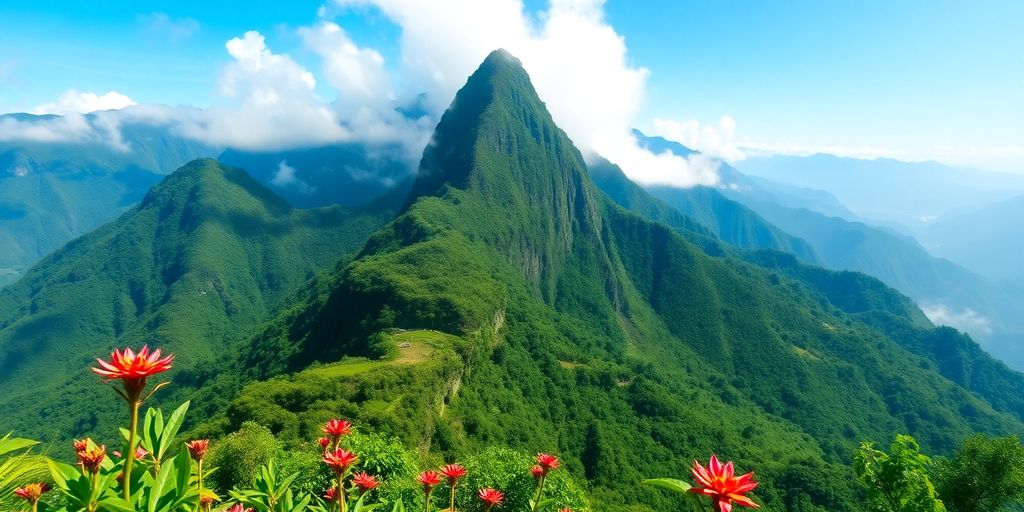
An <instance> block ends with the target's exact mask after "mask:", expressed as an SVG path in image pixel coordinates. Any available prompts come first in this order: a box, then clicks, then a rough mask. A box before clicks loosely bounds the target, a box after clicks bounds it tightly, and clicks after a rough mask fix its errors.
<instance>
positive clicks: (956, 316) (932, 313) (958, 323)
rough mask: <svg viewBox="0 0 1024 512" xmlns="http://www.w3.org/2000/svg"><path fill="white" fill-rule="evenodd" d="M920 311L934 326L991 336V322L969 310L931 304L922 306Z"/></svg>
mask: <svg viewBox="0 0 1024 512" xmlns="http://www.w3.org/2000/svg"><path fill="white" fill-rule="evenodd" d="M921 310H922V311H923V312H924V314H925V316H927V317H928V319H929V320H931V321H932V323H934V324H936V325H947V326H949V327H954V328H956V329H959V330H961V331H965V332H968V333H971V334H982V335H989V334H992V322H991V321H990V320H989V319H988V318H986V317H985V316H984V315H982V314H980V313H978V312H977V311H975V310H973V309H971V308H964V309H961V310H957V309H955V308H951V307H949V306H947V305H945V304H932V305H927V306H922V307H921Z"/></svg>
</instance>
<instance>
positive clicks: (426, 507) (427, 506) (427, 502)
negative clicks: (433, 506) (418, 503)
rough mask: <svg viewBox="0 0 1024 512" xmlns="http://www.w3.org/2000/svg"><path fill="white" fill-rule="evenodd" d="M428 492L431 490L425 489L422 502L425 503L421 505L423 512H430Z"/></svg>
mask: <svg viewBox="0 0 1024 512" xmlns="http://www.w3.org/2000/svg"><path fill="white" fill-rule="evenodd" d="M430 491H431V489H427V492H426V498H425V500H424V501H425V502H426V503H425V504H424V505H423V512H430Z"/></svg>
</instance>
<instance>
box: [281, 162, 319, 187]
mask: <svg viewBox="0 0 1024 512" xmlns="http://www.w3.org/2000/svg"><path fill="white" fill-rule="evenodd" d="M297 172H298V170H297V169H295V168H294V167H292V166H290V165H288V162H287V161H286V160H281V162H279V163H278V164H277V172H275V173H274V177H273V179H271V180H270V181H271V183H273V184H274V185H277V186H279V187H291V188H295V189H297V190H298V191H299V192H302V193H303V194H311V193H313V192H315V191H316V188H314V187H311V186H310V185H309V184H308V183H306V182H305V181H302V180H301V179H299V177H298V176H296V175H295V174H296V173H297Z"/></svg>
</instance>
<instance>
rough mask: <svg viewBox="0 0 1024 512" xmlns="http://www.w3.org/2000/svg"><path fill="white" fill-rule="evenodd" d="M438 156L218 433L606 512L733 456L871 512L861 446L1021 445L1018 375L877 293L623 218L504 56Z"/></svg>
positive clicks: (469, 99)
mask: <svg viewBox="0 0 1024 512" xmlns="http://www.w3.org/2000/svg"><path fill="white" fill-rule="evenodd" d="M433 141H434V143H433V144H431V145H430V146H429V147H428V148H427V149H426V151H425V152H424V156H423V159H422V161H421V165H420V173H419V177H418V179H417V182H416V184H415V185H414V186H413V194H412V196H411V197H410V198H409V200H408V202H407V206H406V208H405V210H404V212H402V214H401V215H399V216H398V217H397V218H395V219H394V220H393V221H391V222H390V223H389V224H388V225H387V226H385V227H384V228H383V229H382V230H380V231H379V232H377V233H376V234H374V235H373V236H372V237H370V239H369V241H368V242H367V243H366V244H365V245H364V247H363V248H362V250H361V251H360V253H359V254H358V255H357V256H356V258H355V259H354V260H353V261H351V262H350V263H348V264H347V265H343V266H339V267H337V269H336V270H335V271H334V272H332V273H329V274H323V275H321V276H319V277H318V278H317V279H316V280H315V281H314V282H313V283H311V284H310V285H309V286H308V287H307V289H306V291H305V292H303V294H302V295H301V296H302V299H301V300H300V301H299V302H297V303H295V304H293V305H291V306H289V307H287V308H285V309H284V310H283V312H282V313H281V314H280V315H279V316H278V317H277V319H275V320H274V321H272V322H270V323H269V324H268V325H267V326H266V327H265V328H264V329H262V331H261V332H259V333H258V334H257V335H256V336H254V337H253V338H252V339H251V340H250V341H249V342H248V344H247V346H246V348H245V349H244V350H242V351H241V353H242V356H241V357H240V358H239V359H238V360H237V361H236V362H235V363H234V364H235V365H237V367H238V368H240V371H241V372H243V373H244V374H245V375H250V376H256V377H258V378H260V379H264V380H263V381H261V382H249V383H247V384H246V385H245V386H244V387H243V388H242V389H241V390H240V391H239V393H238V394H237V397H236V398H235V399H234V400H233V401H232V402H231V404H230V405H229V406H228V407H227V409H226V410H225V411H224V413H223V414H221V415H218V416H217V417H215V418H213V419H211V420H210V421H209V422H207V423H206V424H205V425H203V426H200V427H199V429H198V430H197V432H202V433H204V434H217V433H224V432H227V431H230V430H232V429H234V428H237V427H238V426H239V425H240V424H241V423H242V422H243V421H246V420H249V419H255V420H258V421H260V422H261V423H264V424H266V425H268V426H269V427H270V428H271V429H272V430H273V431H275V432H276V433H277V434H278V435H279V436H281V437H282V438H283V439H284V440H285V441H286V442H290V443H299V442H301V441H300V439H302V436H303V435H304V434H309V433H311V432H315V429H316V428H317V425H318V424H319V423H320V422H321V421H322V420H323V419H325V418H327V417H330V416H331V415H336V414H339V413H340V414H343V415H345V416H346V417H349V418H352V419H354V420H355V421H357V422H359V423H360V424H366V425H369V426H371V427H373V428H376V429H381V430H384V431H388V432H391V433H393V434H396V435H398V436H400V437H401V438H403V440H405V441H406V442H407V443H408V444H410V445H412V446H418V447H420V450H421V452H422V453H424V454H434V455H435V456H439V455H440V456H445V457H446V458H451V457H458V456H459V455H460V454H466V453H470V452H472V451H474V450H478V449H479V448H481V447H482V446H484V445H487V444H503V445H509V446H512V447H514V448H520V449H527V450H552V451H556V452H558V453H560V454H561V455H562V456H563V458H564V461H565V465H566V467H567V469H568V470H569V471H570V472H571V473H572V474H573V475H575V476H577V477H578V478H581V479H586V480H587V481H588V482H589V484H590V488H591V492H592V497H593V501H594V505H595V508H596V509H597V510H613V509H614V510H621V509H623V508H627V507H631V509H632V510H652V509H653V510H668V509H670V508H673V509H674V508H676V507H678V505H679V504H678V503H676V502H675V501H674V500H673V498H670V497H668V496H662V495H656V494H651V493H648V492H646V491H645V490H640V489H638V488H637V486H636V482H638V481H639V480H641V479H643V478H645V477H652V476H662V475H680V476H681V475H684V474H685V473H686V470H687V469H686V468H687V466H688V464H689V461H691V460H692V459H694V458H704V457H706V456H707V455H708V454H709V453H712V452H714V453H717V454H718V455H720V456H724V457H726V458H730V459H735V460H736V461H737V463H738V464H739V467H741V468H749V469H757V471H758V473H759V476H760V478H761V479H762V481H763V485H762V486H761V487H760V488H759V490H758V493H757V498H758V500H759V501H761V502H762V503H764V508H765V509H766V510H804V511H810V510H829V511H837V510H859V498H858V496H859V494H858V493H859V491H858V489H857V488H856V486H855V485H854V484H853V483H852V479H851V478H850V475H849V470H848V464H849V459H850V455H851V454H852V451H853V449H854V448H855V447H856V446H857V444H858V443H859V442H860V441H862V440H864V439H872V440H876V441H884V440H888V439H890V438H891V436H892V434H893V433H895V432H910V433H912V434H914V435H915V436H917V437H918V438H919V439H920V440H921V441H922V442H923V444H924V445H925V446H926V447H927V448H928V449H930V450H934V451H944V450H949V449H951V448H952V447H953V446H954V445H955V444H956V443H957V442H958V441H959V439H960V438H962V437H963V436H965V435H966V434H968V433H969V432H971V431H987V432H999V433H1002V432H1014V433H1020V432H1024V423H1022V421H1021V420H1022V418H1024V407H1022V406H1021V403H1020V402H1019V401H1018V400H1017V399H1014V398H1012V397H1008V396H1007V395H1009V394H1015V391H1014V390H1015V388H1014V386H1016V385H1018V384H1019V383H1020V382H1021V380H1020V379H1021V376H1020V374H1018V373H1015V372H1013V371H1011V370H1009V369H1007V368H1006V367H1005V366H1004V365H1001V364H1000V363H998V362H995V361H993V360H991V358H989V357H988V356H987V355H986V354H985V353H984V352H982V351H980V350H979V349H978V348H977V346H976V345H975V344H974V343H973V342H972V341H971V340H970V339H969V338H966V337H963V336H961V335H959V334H956V333H950V332H949V330H942V329H934V328H932V327H931V326H930V324H929V323H928V322H927V320H926V319H924V317H923V315H922V314H921V312H920V310H918V309H917V308H916V307H914V306H913V304H912V303H911V302H910V301H908V300H907V299H906V298H905V297H902V296H900V295H899V294H898V293H896V292H894V291H892V290H890V289H888V288H886V287H885V286H884V285H882V284H881V283H880V282H878V281H877V280H874V279H872V278H869V277H867V276H864V275H862V274H856V273H842V274H836V273H833V272H829V271H826V270H821V269H815V268H813V267H806V266H802V265H799V264H797V263H796V262H795V260H792V259H790V260H789V261H788V262H787V260H785V258H781V259H780V258H778V257H768V256H766V255H772V254H774V255H778V254H780V253H750V254H747V255H746V256H745V258H746V259H741V258H740V257H738V256H737V255H736V254H734V251H732V250H721V251H715V252H713V253H710V254H709V253H708V252H706V251H705V250H704V248H703V247H702V246H699V245H694V244H692V243H690V242H688V241H687V240H686V238H684V236H685V237H687V238H695V239H701V238H702V237H704V236H706V235H703V234H701V233H700V232H699V231H697V230H690V229H689V228H688V227H687V226H688V224H687V221H686V220H683V219H678V218H675V217H674V216H673V214H672V213H671V212H667V211H665V210H664V209H663V208H659V207H651V206H650V204H651V203H650V201H653V200H647V201H636V202H635V203H634V205H639V206H637V207H638V209H641V210H643V211H642V212H641V215H646V216H652V217H655V218H656V222H652V221H651V220H648V219H645V218H643V217H642V216H640V215H638V214H635V213H631V212H629V211H627V210H626V209H624V208H623V207H621V206H619V205H617V204H615V203H614V202H613V201H612V200H611V199H609V198H608V197H607V196H605V195H604V194H603V193H602V192H600V191H599V190H598V189H597V187H596V186H595V185H594V183H593V182H592V181H591V179H590V177H589V175H588V170H587V168H586V165H585V163H584V161H583V158H582V156H581V155H580V153H579V152H578V151H577V150H576V149H575V148H574V147H573V145H572V142H571V141H570V140H569V139H568V138H567V137H566V135H565V134H564V132H562V131H561V130H560V129H558V128H557V127H556V126H555V125H554V123H553V121H552V120H551V117H550V115H549V114H548V112H547V110H546V109H545V107H544V104H543V103H542V102H541V100H540V99H539V98H538V97H537V94H536V92H535V91H534V90H533V87H532V85H531V84H530V80H529V77H528V76H527V74H526V72H525V71H524V70H523V69H522V67H521V66H520V65H519V64H518V61H517V60H515V59H514V58H513V57H512V56H511V55H509V54H508V53H506V52H504V51H496V52H494V53H492V54H491V55H490V56H489V57H488V58H487V59H486V60H485V61H484V63H483V64H482V65H481V66H480V68H479V69H478V70H477V71H476V72H475V73H474V74H473V75H472V76H471V77H470V78H469V80H468V81H467V83H466V85H465V87H464V88H463V89H462V90H460V91H459V93H458V94H457V96H456V98H455V99H454V101H453V102H452V106H451V107H450V108H449V110H448V111H447V112H446V113H445V114H444V116H443V117H442V119H441V121H440V123H439V124H438V126H437V129H436V131H435V134H434V139H433ZM634 199H636V196H634ZM640 203H644V204H640ZM662 222H669V223H673V222H677V224H678V225H675V226H673V225H670V224H664V223H662ZM712 246H718V245H717V244H712ZM718 247H720V246H718ZM438 333H446V334H443V335H441V334H438ZM406 336H408V337H409V338H404V337H406ZM420 337H421V338H420ZM941 337H945V338H947V345H949V346H957V347H960V350H959V351H958V352H956V353H955V357H951V358H950V359H944V358H943V357H942V356H943V355H944V352H942V351H939V350H936V347H938V346H940V345H939V344H938V342H937V341H936V339H937V338H941ZM402 339H410V340H412V341H410V342H409V343H410V344H411V347H408V348H406V349H404V350H409V349H417V350H425V351H426V352H427V353H428V355H422V354H421V356H418V357H411V356H410V355H409V354H408V353H402V350H403V349H402V348H398V347H396V346H394V344H395V343H396V342H397V341H399V340H402ZM424 340H427V341H424ZM413 343H415V344H413ZM424 346H429V347H430V348H429V349H424ZM396 352H397V353H398V355H397V356H395V353H396ZM380 356H384V357H383V358H380V359H378V357H380ZM388 357H394V358H395V359H388ZM389 361H390V362H389ZM958 362H959V364H960V369H961V370H964V371H960V372H959V373H958V372H957V368H956V365H957V363H958ZM218 389H220V388H218Z"/></svg>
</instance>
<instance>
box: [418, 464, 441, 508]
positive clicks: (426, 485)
mask: <svg viewBox="0 0 1024 512" xmlns="http://www.w3.org/2000/svg"><path fill="white" fill-rule="evenodd" d="M416 481H417V482H419V483H420V485H422V486H423V503H424V505H423V511H424V512H430V494H431V493H432V492H433V491H434V487H436V486H437V484H439V483H441V474H440V473H438V472H437V471H433V470H427V471H424V472H422V473H420V474H419V476H417V477H416Z"/></svg>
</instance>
